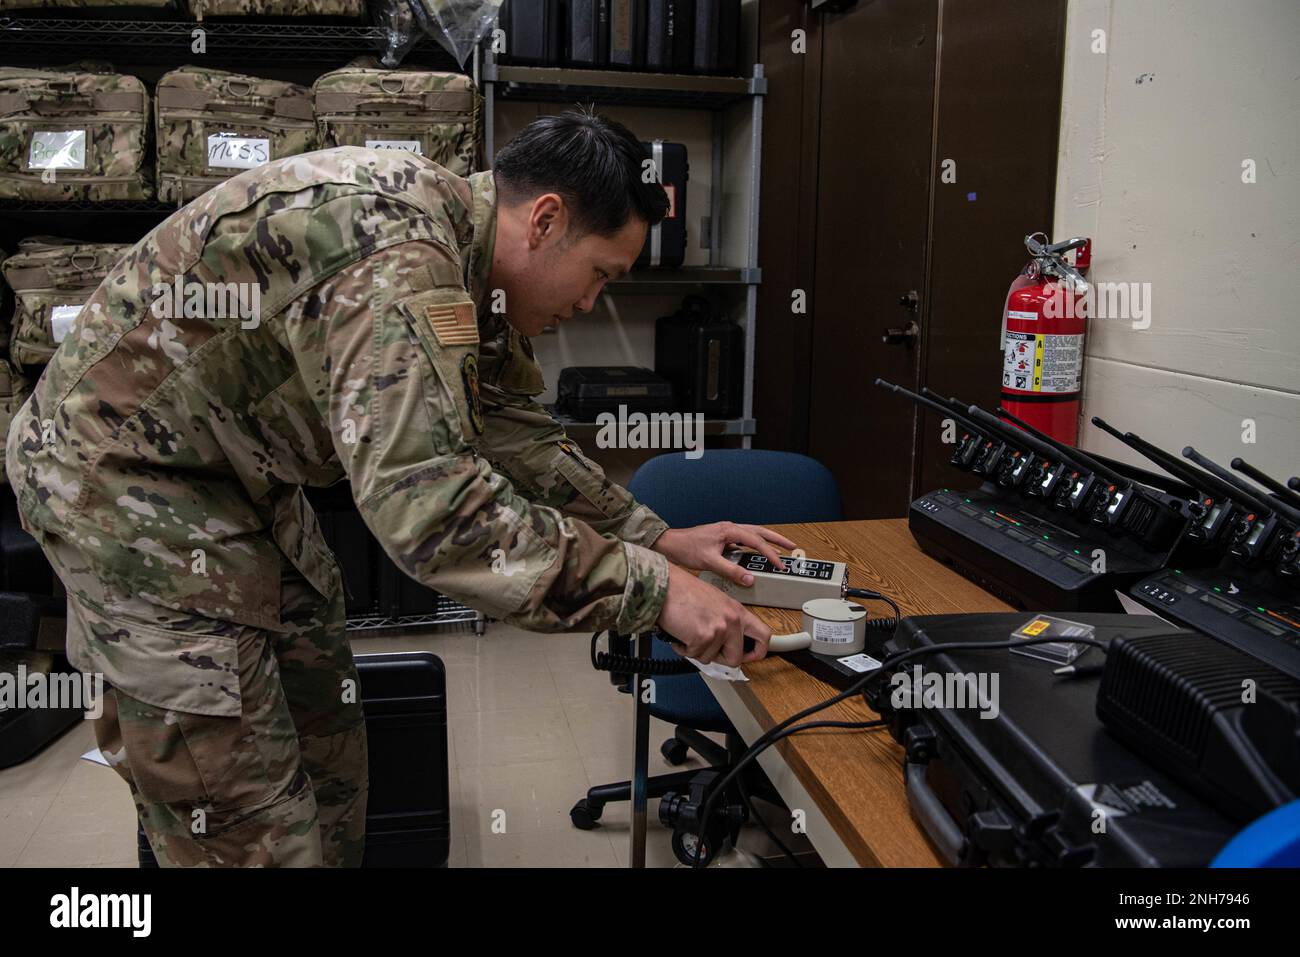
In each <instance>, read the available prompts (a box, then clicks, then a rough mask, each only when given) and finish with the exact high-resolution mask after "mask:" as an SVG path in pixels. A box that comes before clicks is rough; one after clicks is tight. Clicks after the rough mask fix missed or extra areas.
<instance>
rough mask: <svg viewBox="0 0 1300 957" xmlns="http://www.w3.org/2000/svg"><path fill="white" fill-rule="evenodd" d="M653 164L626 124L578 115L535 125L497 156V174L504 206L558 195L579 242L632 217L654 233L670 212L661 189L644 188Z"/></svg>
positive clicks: (603, 233)
mask: <svg viewBox="0 0 1300 957" xmlns="http://www.w3.org/2000/svg"><path fill="white" fill-rule="evenodd" d="M649 159H650V154H649V152H648V151H647V150H646V148H645V147H644V146H642V145H641V142H640V141H639V140H638V139H637V138H636V137H635V136H633V135H632V131H631V130H629V129H628V128H627V127H626V126H624V125H623V124H622V123H618V122H616V121H614V120H611V119H609V118H608V117H605V116H599V115H597V114H596V113H595V112H594V111H592V110H587V109H575V110H568V111H566V112H564V113H560V114H559V115H555V116H542V117H538V118H537V119H535V120H533V122H531V123H529V124H528V125H527V126H526V127H524V128H523V130H522V131H520V133H519V135H518V136H516V137H515V138H514V139H512V140H511V141H510V142H509V143H507V144H506V146H505V147H504V148H503V149H502V150H501V152H499V153H498V154H497V156H496V162H495V164H494V168H495V170H496V178H497V186H498V189H500V191H501V193H502V198H503V199H504V200H505V201H506V202H509V203H513V202H518V201H520V200H522V199H527V198H529V197H531V196H538V195H540V194H542V193H557V194H558V195H559V196H561V197H563V199H564V202H565V203H566V204H567V205H568V207H569V210H570V213H571V215H572V216H573V219H574V225H575V227H576V229H577V232H578V234H579V235H584V234H586V233H589V232H594V233H596V234H597V235H599V236H612V235H614V234H615V233H617V232H618V231H619V230H620V229H622V228H623V227H624V226H625V225H626V224H627V221H628V217H629V216H633V215H635V216H636V217H637V218H639V219H642V220H644V221H645V222H646V223H647V224H648V225H650V226H654V225H656V224H657V223H659V222H660V221H661V220H662V219H663V218H664V216H665V215H666V214H667V212H668V194H667V193H666V192H665V191H664V188H663V186H661V185H660V184H659V183H657V182H654V181H651V182H649V183H647V182H645V181H644V177H643V174H644V171H645V169H646V166H645V164H646V161H647V160H649Z"/></svg>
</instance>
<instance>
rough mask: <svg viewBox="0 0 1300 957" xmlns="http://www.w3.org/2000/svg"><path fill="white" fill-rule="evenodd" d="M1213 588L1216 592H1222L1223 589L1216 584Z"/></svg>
mask: <svg viewBox="0 0 1300 957" xmlns="http://www.w3.org/2000/svg"><path fill="white" fill-rule="evenodd" d="M1214 590H1215V591H1217V592H1222V591H1223V589H1222V588H1220V587H1219V586H1218V585H1215V586H1214Z"/></svg>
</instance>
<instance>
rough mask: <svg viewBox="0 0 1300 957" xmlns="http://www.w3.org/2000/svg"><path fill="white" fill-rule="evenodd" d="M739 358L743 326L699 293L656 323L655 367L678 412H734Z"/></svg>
mask: <svg viewBox="0 0 1300 957" xmlns="http://www.w3.org/2000/svg"><path fill="white" fill-rule="evenodd" d="M744 362H745V330H743V329H741V328H740V326H738V325H736V324H735V323H734V322H731V321H729V320H726V319H722V318H719V317H718V316H717V315H716V314H715V313H714V312H713V309H712V308H711V307H710V306H709V304H708V302H707V301H706V300H704V299H702V298H700V297H695V296H692V297H689V298H688V299H687V300H686V301H685V302H684V303H683V304H682V308H681V309H680V310H678V311H677V312H676V313H674V314H673V315H671V316H662V317H661V318H659V319H658V320H657V321H656V322H655V371H656V372H658V373H659V374H660V375H662V376H663V377H664V378H666V379H667V380H668V381H670V382H671V383H672V384H673V392H674V394H675V395H676V396H677V409H678V411H681V412H702V413H704V414H705V415H708V416H712V417H715V418H733V417H735V416H737V415H739V414H740V411H741V404H742V402H743V400H744V388H745V381H744V374H745V373H744V369H745V366H744Z"/></svg>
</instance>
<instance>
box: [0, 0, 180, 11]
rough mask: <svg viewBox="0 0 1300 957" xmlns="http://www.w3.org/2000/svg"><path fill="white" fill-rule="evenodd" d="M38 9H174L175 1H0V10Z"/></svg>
mask: <svg viewBox="0 0 1300 957" xmlns="http://www.w3.org/2000/svg"><path fill="white" fill-rule="evenodd" d="M40 7H60V8H63V9H65V10H66V9H67V8H68V7H98V8H103V7H153V8H155V9H158V8H164V9H175V8H176V3H175V0H0V10H35V9H38V8H40Z"/></svg>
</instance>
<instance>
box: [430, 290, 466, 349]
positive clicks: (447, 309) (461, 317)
mask: <svg viewBox="0 0 1300 957" xmlns="http://www.w3.org/2000/svg"><path fill="white" fill-rule="evenodd" d="M424 317H425V319H427V320H428V322H429V325H430V326H432V327H433V334H434V335H435V336H437V337H438V342H439V343H441V344H442V345H444V346H470V345H474V344H476V343H477V342H478V318H477V316H475V314H474V303H472V302H470V301H469V300H466V301H465V302H447V303H438V304H436V305H432V306H425V307H424Z"/></svg>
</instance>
